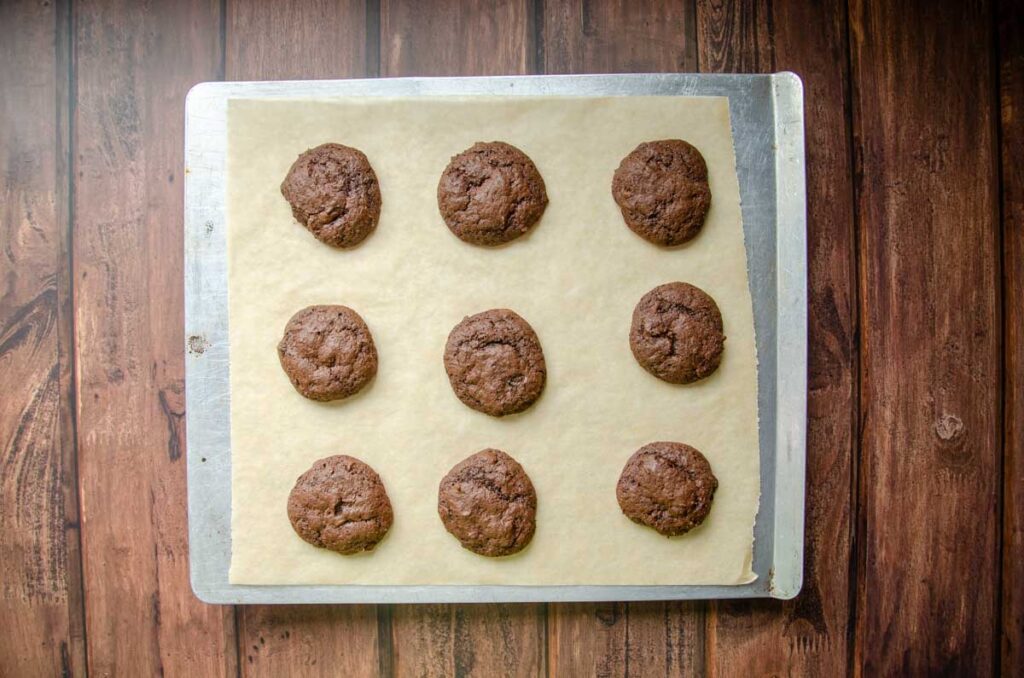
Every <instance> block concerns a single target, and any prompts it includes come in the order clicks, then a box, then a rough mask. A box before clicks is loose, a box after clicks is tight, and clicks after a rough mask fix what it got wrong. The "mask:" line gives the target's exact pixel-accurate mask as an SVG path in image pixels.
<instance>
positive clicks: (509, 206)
mask: <svg viewBox="0 0 1024 678" xmlns="http://www.w3.org/2000/svg"><path fill="white" fill-rule="evenodd" d="M547 204H548V194H547V192H546V191H545V189H544V179H543V178H541V176H540V172H538V171H537V167H536V166H535V165H534V164H533V161H532V160H530V158H529V157H528V156H527V155H526V154H525V153H523V152H522V151H520V150H519V149H518V148H516V147H515V146H512V145H510V144H506V143H503V142H501V141H492V142H490V143H483V142H477V143H475V144H473V146H472V148H470V149H469V150H466V151H463V152H462V153H459V154H458V155H456V156H455V157H453V158H452V159H451V162H449V163H448V167H446V168H445V170H444V173H443V174H441V181H440V183H438V185H437V206H438V207H439V208H440V210H441V216H442V217H444V223H446V224H447V225H448V228H449V229H450V230H451V232H452V233H454V234H455V235H457V236H458V237H459V238H460V239H461V240H464V241H465V242H468V243H471V244H473V245H490V246H493V245H501V244H502V243H506V242H509V241H510V240H515V239H516V238H518V237H519V236H521V235H523V234H524V233H526V232H527V231H529V230H530V228H531V227H532V226H533V225H534V224H535V223H537V221H538V220H539V219H540V216H541V215H542V214H543V213H544V208H545V207H546V206H547Z"/></svg>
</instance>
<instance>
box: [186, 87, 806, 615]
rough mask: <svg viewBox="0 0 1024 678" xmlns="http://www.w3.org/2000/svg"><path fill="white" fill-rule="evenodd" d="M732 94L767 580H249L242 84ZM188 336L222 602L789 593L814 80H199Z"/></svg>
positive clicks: (200, 497)
mask: <svg viewBox="0 0 1024 678" xmlns="http://www.w3.org/2000/svg"><path fill="white" fill-rule="evenodd" d="M445 95H489V96H493V95H502V96H510V97H514V96H524V95H528V96H538V95H552V96H609V95H612V96H616V95H621V96H629V95H664V96H726V97H728V98H729V107H730V115H731V119H732V127H733V136H734V141H735V146H736V163H737V171H738V173H739V182H740V198H741V200H742V212H743V228H744V235H745V243H746V248H747V259H748V266H749V274H750V289H751V294H752V296H753V300H754V325H755V330H756V333H757V354H758V388H759V395H758V414H759V417H760V431H759V438H760V454H761V507H760V510H759V512H758V515H757V521H756V523H755V525H754V572H755V573H756V574H757V579H756V580H755V581H754V582H752V583H750V584H743V585H738V586H642V585H637V586H238V585H233V584H230V583H229V582H228V567H229V564H230V560H231V430H230V420H229V413H230V400H231V393H230V386H229V379H228V376H229V366H230V355H229V346H228V306H227V256H226V255H227V251H226V249H227V248H226V229H225V210H226V196H225V182H226V176H225V162H226V146H227V106H226V102H227V100H228V99H229V98H232V97H245V98H248V99H252V98H261V97H263V98H339V97H345V96H445ZM185 109H186V110H185V116H186V120H185V281H184V283H185V336H186V346H185V350H186V363H185V376H186V382H185V383H186V405H187V424H188V426H187V431H188V513H189V554H190V566H191V579H192V588H193V590H194V591H195V593H196V595H197V596H198V597H199V598H201V599H202V600H204V601H207V602H211V603H420V602H422V603H427V602H526V601H551V602H563V601H598V600H623V601H625V600H668V599H706V598H753V597H774V598H792V597H793V596H795V595H796V594H797V592H798V591H799V590H800V585H801V582H802V578H803V530H804V489H805V488H804V477H805V476H804V467H805V456H806V429H807V415H806V410H807V395H806V394H807V219H806V196H805V164H804V163H805V156H804V121H803V88H802V85H801V82H800V79H799V78H798V77H797V76H796V75H794V74H792V73H777V74H773V75H687V74H649V75H647V74H633V75H569V76H520V77H491V78H395V79H377V80H319V81H301V82H300V81H296V82H216V83H202V84H200V85H197V86H196V87H194V88H193V89H192V91H191V92H189V95H188V98H187V99H186V104H185Z"/></svg>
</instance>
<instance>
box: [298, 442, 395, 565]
mask: <svg viewBox="0 0 1024 678" xmlns="http://www.w3.org/2000/svg"><path fill="white" fill-rule="evenodd" d="M288 519H289V520H290V521H291V523H292V528H294V529H295V532H296V533H297V534H298V535H299V536H300V537H302V538H303V539H304V540H306V541H308V542H309V543H310V544H312V545H313V546H319V547H321V548H325V549H330V550H331V551H337V552H338V553H342V554H345V555H351V554H353V553H360V552H362V551H372V550H373V547H375V546H376V545H377V543H378V542H380V540H381V539H383V538H384V535H385V534H387V532H388V530H389V529H390V528H391V523H392V522H393V521H394V514H393V513H392V511H391V500H390V499H388V494H387V492H386V491H385V490H384V483H382V482H381V480H380V476H378V475H377V472H376V471H374V470H373V469H372V468H370V467H369V466H367V465H366V464H365V463H363V462H361V461H359V460H358V459H355V458H353V457H348V456H345V455H343V454H339V455H337V456H334V457H327V458H325V459H320V460H319V461H317V462H316V463H314V464H313V466H312V467H311V468H310V469H309V470H308V471H306V472H305V473H303V474H302V475H301V476H299V479H298V480H296V481H295V487H293V488H292V491H291V493H290V494H289V495H288Z"/></svg>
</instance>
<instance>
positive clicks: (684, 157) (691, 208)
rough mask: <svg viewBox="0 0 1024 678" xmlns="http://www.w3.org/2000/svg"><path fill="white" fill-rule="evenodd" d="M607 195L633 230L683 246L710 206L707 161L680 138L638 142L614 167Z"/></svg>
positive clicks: (647, 237) (666, 243)
mask: <svg viewBox="0 0 1024 678" xmlns="http://www.w3.org/2000/svg"><path fill="white" fill-rule="evenodd" d="M612 197H614V198H615V202H616V203H618V205H619V209H620V210H622V218H623V219H624V220H625V221H626V225H627V226H629V228H630V229H631V230H632V231H633V232H634V233H636V234H637V235H639V236H640V237H642V238H644V239H645V240H649V241H650V242H652V243H655V244H656V245H662V246H664V247H674V246H676V245H682V244H683V243H685V242H687V241H688V240H692V239H693V238H694V237H696V236H697V234H698V233H699V232H700V229H701V228H702V227H703V226H704V218H705V217H706V216H707V213H708V210H709V209H710V208H711V188H710V187H709V186H708V166H707V163H705V162H704V156H702V155H701V154H700V151H698V150H697V149H696V148H694V147H693V146H691V145H690V144H688V143H686V142H685V141H683V140H681V139H664V140H662V141H648V142H645V143H642V144H640V145H639V146H637V147H636V149H635V150H634V151H633V152H632V153H630V154H629V155H627V156H626V157H625V158H623V160H622V163H621V164H620V165H619V168H618V169H617V170H615V176H614V178H613V179H612Z"/></svg>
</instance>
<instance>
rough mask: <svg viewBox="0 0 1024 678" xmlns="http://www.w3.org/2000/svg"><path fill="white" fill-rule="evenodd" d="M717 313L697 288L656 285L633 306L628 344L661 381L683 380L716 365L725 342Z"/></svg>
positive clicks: (701, 375)
mask: <svg viewBox="0 0 1024 678" xmlns="http://www.w3.org/2000/svg"><path fill="white" fill-rule="evenodd" d="M722 331H723V328H722V313H721V311H719V310H718V304H716V303H715V300H714V299H712V298H711V297H710V296H708V295H707V293H705V292H704V291H703V290H701V289H700V288H699V287H694V286H693V285H689V284H687V283H683V282H673V283H667V284H665V285H659V286H658V287H655V288H654V289H653V290H651V291H650V292H648V293H647V294H645V295H644V296H643V298H641V299H640V302H639V303H638V304H637V305H636V308H635V309H633V324H632V327H630V330H629V347H630V349H632V351H633V357H635V358H636V361H637V362H638V363H640V365H641V366H642V367H643V368H644V369H645V370H647V371H648V372H650V373H651V374H653V375H654V376H656V377H658V378H659V379H663V380H664V381H667V382H670V383H673V384H688V383H690V382H693V381H697V380H698V379H703V378H704V377H707V376H708V375H710V374H711V373H712V372H714V371H715V370H717V369H718V365H719V363H720V362H721V360H722V351H723V349H724V346H725V335H724V334H723V333H722Z"/></svg>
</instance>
